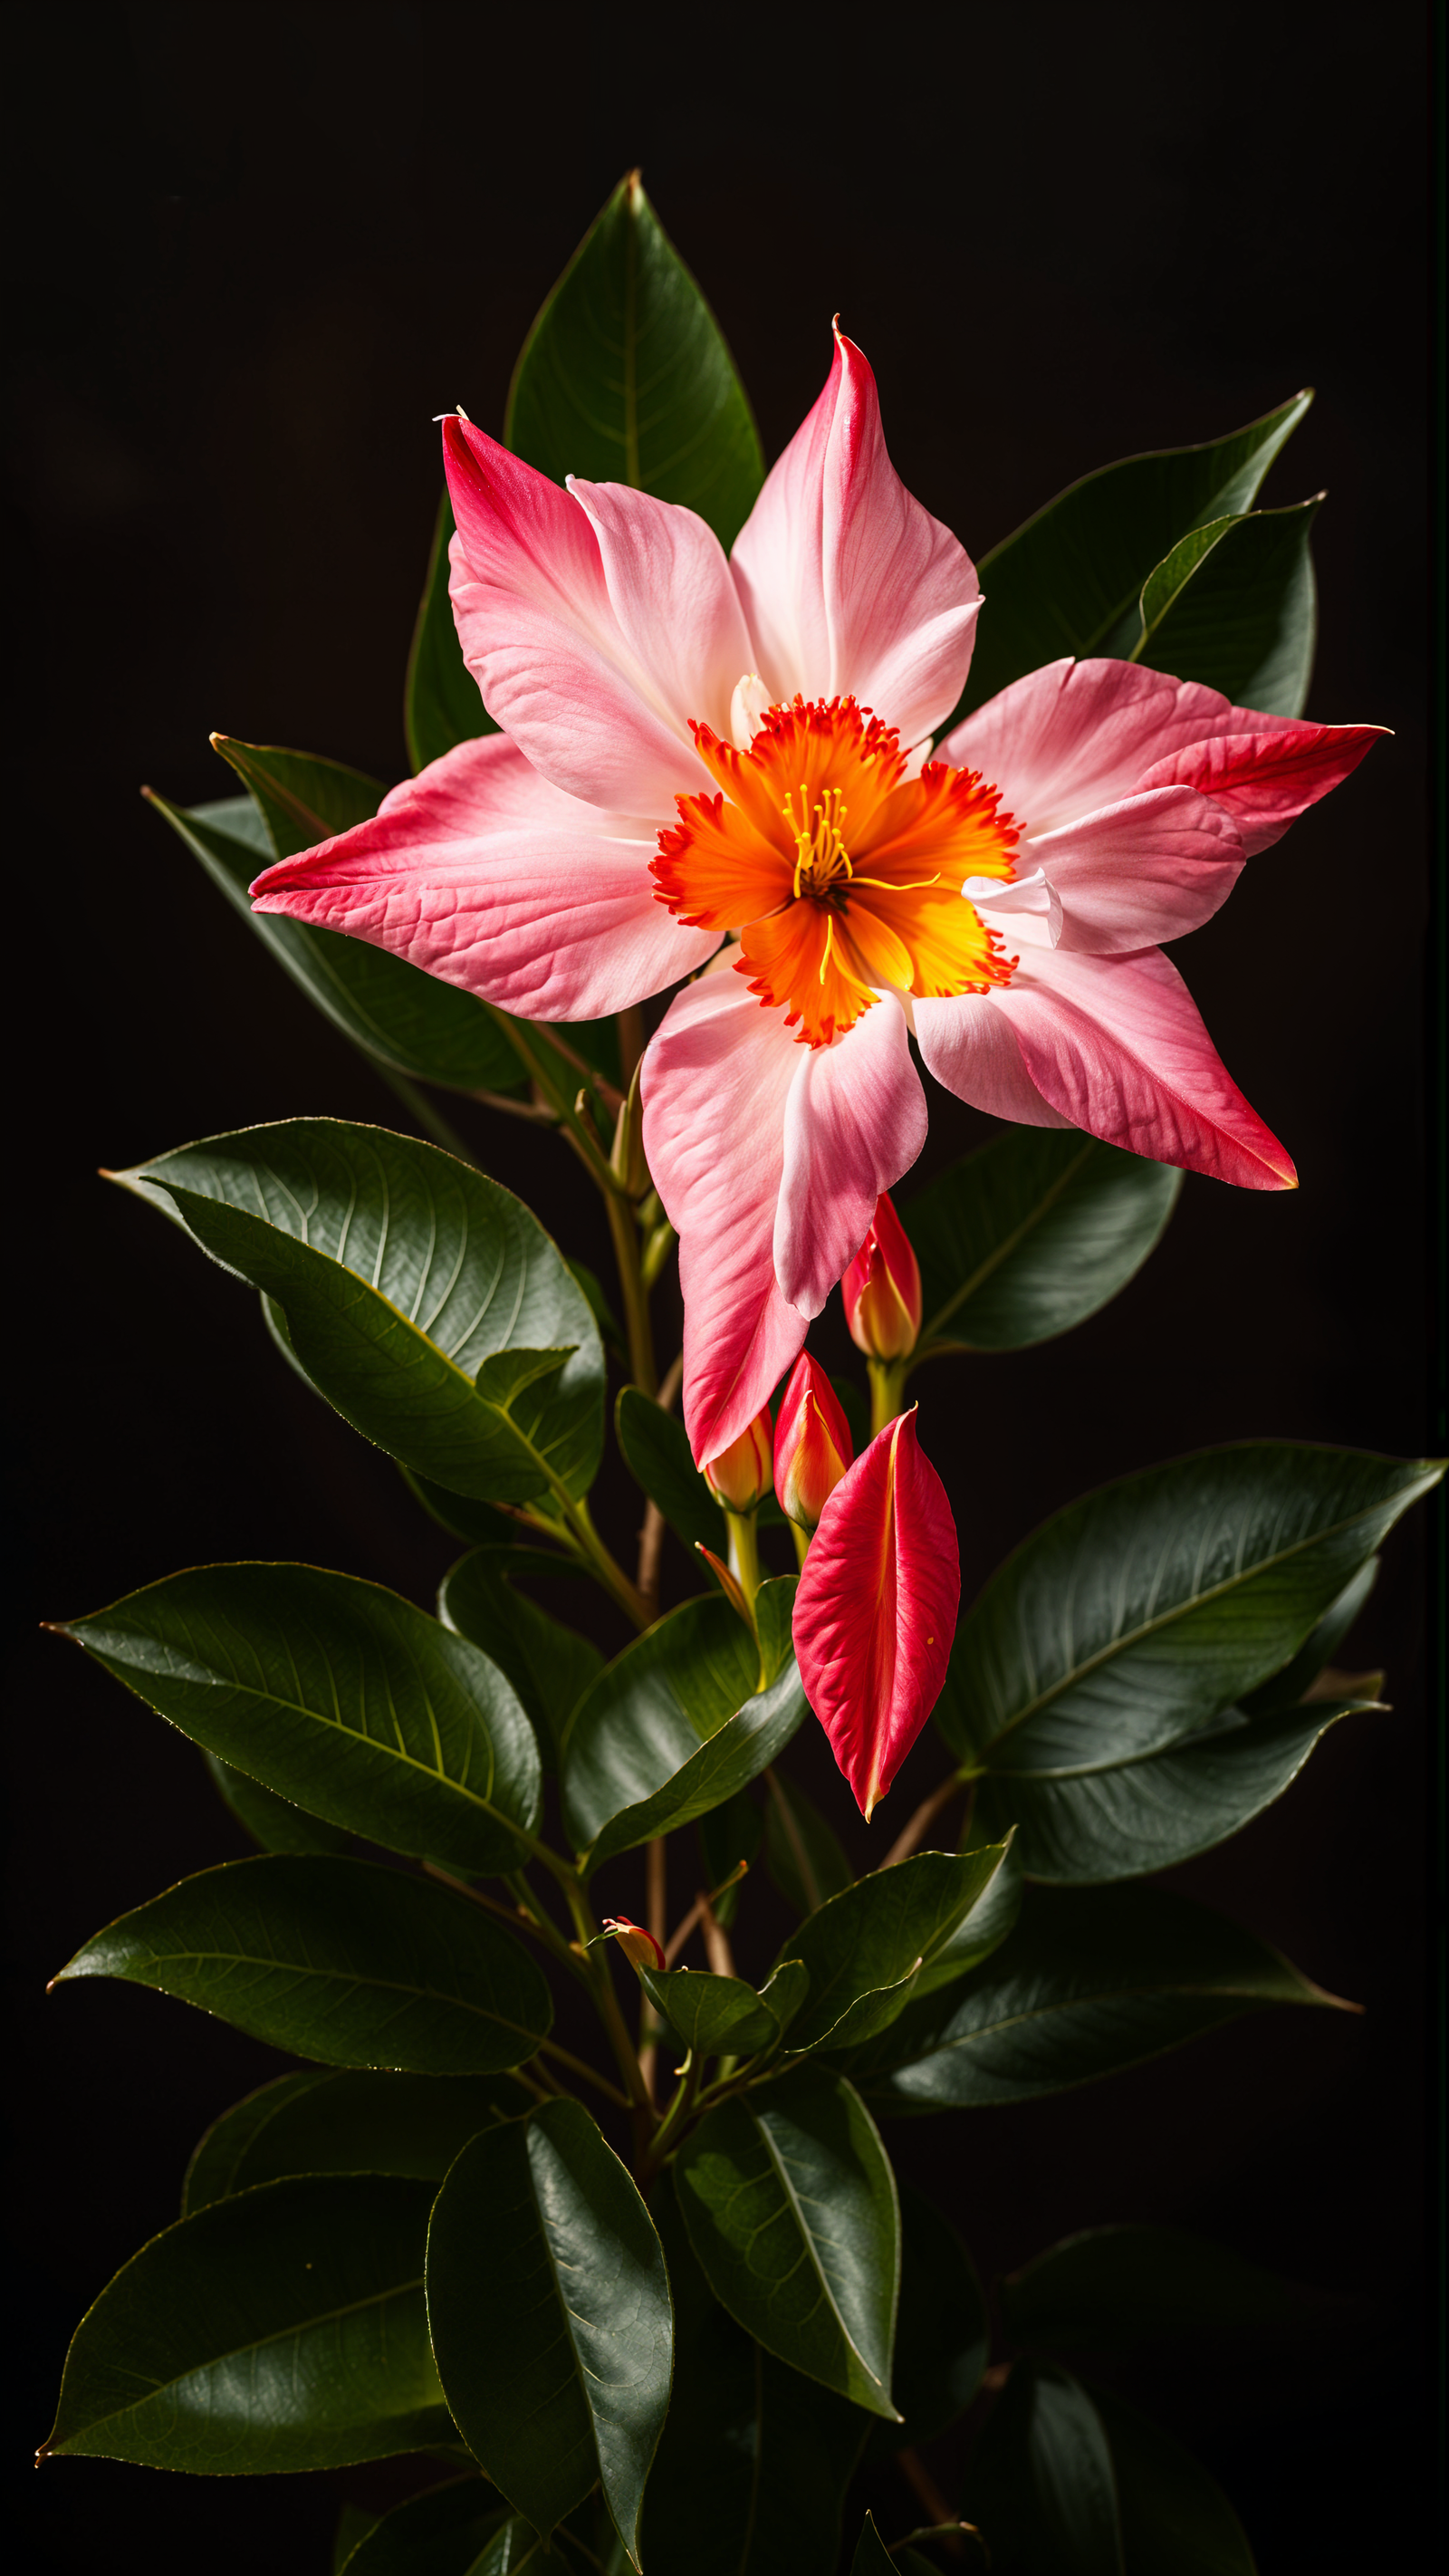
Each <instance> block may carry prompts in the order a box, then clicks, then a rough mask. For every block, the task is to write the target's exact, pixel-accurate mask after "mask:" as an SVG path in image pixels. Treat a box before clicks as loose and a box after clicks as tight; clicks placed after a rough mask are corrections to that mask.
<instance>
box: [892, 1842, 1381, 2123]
mask: <svg viewBox="0 0 1449 2576" xmlns="http://www.w3.org/2000/svg"><path fill="white" fill-rule="evenodd" d="M1268 2004H1316V2005H1329V2006H1335V2005H1336V2004H1337V1999H1336V1998H1335V1997H1334V1996H1332V1995H1326V1994H1324V1992H1323V1991H1322V1989H1321V1988H1320V1987H1318V1986H1315V1985H1313V1984H1312V1983H1310V1981H1309V1979H1308V1978H1307V1977H1304V1976H1302V1975H1301V1974H1300V1973H1299V1971H1298V1969H1296V1968H1295V1967H1293V1966H1291V1965H1290V1963H1289V1962H1288V1960H1286V1959H1285V1958H1283V1957H1282V1956H1281V1955H1280V1953H1279V1952H1278V1951H1276V1950H1273V1949H1270V1948H1269V1946H1268V1944H1267V1942H1266V1941H1260V1940H1259V1939H1258V1938H1257V1936H1256V1935H1255V1934H1254V1933H1251V1932H1244V1931H1242V1930H1241V1929H1240V1928H1239V1926H1238V1925H1237V1924H1236V1923H1229V1922H1227V1921H1225V1920H1224V1918H1223V1917H1222V1916H1221V1915H1218V1914H1212V1913H1210V1912H1209V1911H1208V1909H1207V1908H1206V1906H1201V1905H1194V1904H1192V1903H1190V1902H1189V1900H1188V1899H1187V1898H1186V1897H1182V1896H1169V1895H1168V1894H1167V1893H1166V1892H1165V1891H1164V1890H1163V1889H1161V1888H1156V1887H1112V1888H1090V1889H1088V1888H1073V1889H1067V1888H1047V1887H1042V1888H1033V1889H1032V1890H1031V1891H1030V1892H1029V1894H1028V1896H1027V1900H1026V1903H1025V1904H1024V1906H1023V1908H1022V1913H1021V1919H1020V1921H1019V1923H1018V1924H1017V1927H1016V1930H1015V1931H1014V1932H1013V1933H1012V1934H1011V1936H1010V1938H1009V1939H1008V1940H1006V1941H1004V1942H1003V1943H1002V1945H1001V1948H1000V1949H999V1950H995V1951H993V1952H992V1954H991V1957H990V1958H989V1959H987V1960H986V1962H985V1963H984V1965H983V1966H981V1967H980V1968H976V1969H973V1970H972V1971H971V1973H970V1974H969V1975H968V1976H965V1977H963V1978H961V1979H959V1980H958V1981H957V1982H956V1983H955V1984H953V1985H951V1986H948V1987H945V1988H943V1989H942V1991H941V1992H940V1993H939V1994H937V1995H931V1996H928V1997H927V1998H926V2000H925V2001H924V2002H920V2003H911V2004H909V2005H908V2006H907V2007H906V2010H905V2012H904V2013H903V2014H902V2015H901V2017H900V2019H899V2020H898V2021H897V2022H895V2023H894V2024H893V2026H892V2027H891V2028H890V2029H889V2030H888V2031H887V2032H886V2033H885V2035H884V2037H883V2038H881V2039H878V2040H876V2041H875V2042H874V2043H872V2045H871V2046H870V2047H867V2048H864V2049H862V2050H861V2051H860V2052H859V2054H858V2055H857V2056H856V2058H855V2059H854V2060H853V2061H852V2072H853V2074H854V2076H855V2080H856V2081H857V2083H859V2084H860V2085H861V2086H862V2087H863V2088H864V2089H865V2090H866V2092H867V2093H868V2095H869V2097H870V2099H871V2101H872V2102H873V2103H875V2104H876V2105H877V2106H878V2107H879V2108H880V2109H882V2110H897V2111H933V2110H946V2109H950V2108H953V2107H954V2108H969V2109H977V2108H984V2107H987V2106H989V2105H992V2104H995V2103H998V2102H1026V2101H1030V2100H1032V2099H1033V2098H1034V2097H1035V2096H1036V2095H1037V2094H1041V2093H1060V2092H1065V2091H1066V2090H1068V2089H1069V2088H1070V2087H1072V2086H1074V2085H1077V2084H1090V2083H1092V2082H1093V2081H1095V2079H1096V2078H1097V2077H1098V2076H1102V2075H1111V2074H1115V2073H1116V2072H1117V2070H1118V2069H1119V2068H1120V2067H1123V2066H1135V2065H1137V2064H1138V2063H1139V2062H1140V2061H1141V2060H1142V2059H1143V2058H1147V2057H1156V2056H1158V2055H1160V2054H1161V2052H1162V2051H1163V2050H1164V2049H1168V2048H1176V2047H1179V2046H1180V2045H1181V2044H1182V2042H1183V2041H1184V2040H1188V2039H1195V2038H1197V2037H1198V2036H1199V2034H1200V2033H1202V2032H1204V2031H1208V2030H1213V2029H1216V2027H1217V2026H1218V2024H1219V2023H1221V2022H1225V2021H1233V2020H1236V2019H1237V2017H1238V2016H1239V2015H1240V2014H1242V2013H1246V2012H1255V2011H1257V2010H1259V2009H1261V2008H1262V2007H1263V2006H1265V2005H1268ZM1338 2008H1339V2009H1342V2007H1341V2006H1339V2007H1338Z"/></svg>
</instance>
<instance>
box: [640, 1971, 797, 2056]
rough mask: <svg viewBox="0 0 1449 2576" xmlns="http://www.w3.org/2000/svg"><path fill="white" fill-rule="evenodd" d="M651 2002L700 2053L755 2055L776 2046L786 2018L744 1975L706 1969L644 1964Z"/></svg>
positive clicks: (643, 1977) (642, 1977) (643, 1975)
mask: <svg viewBox="0 0 1449 2576" xmlns="http://www.w3.org/2000/svg"><path fill="white" fill-rule="evenodd" d="M639 1982H640V1984H641V1985H642V1986H643V1988H644V1991H645V1993H646V1994H647V1996H648V1997H649V2000H650V2002H651V2003H652V2004H653V2005H654V2006H655V2009H656V2010H657V2011H658V2012H661V2013H662V2014H663V2016H664V2018H665V2020H666V2021H667V2022H668V2023H669V2024H670V2025H671V2027H672V2028H673V2029H674V2030H676V2031H677V2032H678V2033H679V2036H680V2038H681V2039H682V2040H683V2042H684V2044H685V2047H686V2048H692V2049H693V2050H694V2051H695V2054H696V2055H697V2056H699V2057H724V2056H730V2057H753V2056H754V2055H756V2053H757V2052H758V2051H759V2050H760V2049H762V2048H772V2047H773V2046H774V2044H775V2042H776V2041H777V2040H778V2039H779V2037H780V2024H779V2022H778V2021H777V2020H776V2018H775V2015H774V2014H773V2013H772V2012H771V2010H770V2007H769V2005H768V2004H766V2003H762V2002H761V2000H760V1997H759V1996H758V1994H757V1993H756V1991H755V1989H754V1987H753V1986H751V1985H747V1984H746V1982H745V1980H744V1978H743V1977H718V1976H710V1975H707V1974H701V1973H700V1971H699V1970H698V1969H695V1968H663V1969H659V1968H641V1969H640V1971H639Z"/></svg>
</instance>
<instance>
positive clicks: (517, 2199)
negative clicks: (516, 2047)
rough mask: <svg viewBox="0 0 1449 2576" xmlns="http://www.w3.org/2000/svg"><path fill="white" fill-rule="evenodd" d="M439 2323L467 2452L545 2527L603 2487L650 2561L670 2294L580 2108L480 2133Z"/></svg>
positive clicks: (467, 2159) (452, 2213)
mask: <svg viewBox="0 0 1449 2576" xmlns="http://www.w3.org/2000/svg"><path fill="white" fill-rule="evenodd" d="M428 2316H429V2322H430V2324H431V2328H432V2335H433V2347H434V2350H435V2351H436V2353H437V2356H438V2367H439V2370H440V2371H441V2373H442V2377H443V2383H444V2386H445V2387H446V2389H447V2391H448V2402H449V2404H450V2405H451V2407H452V2409H453V2412H454V2415H455V2416H456V2418H457V2420H458V2423H459V2426H460V2427H461V2430H462V2432H463V2434H464V2437H465V2439H466V2440H467V2441H468V2443H469V2444H470V2446H471V2448H472V2449H473V2451H474V2452H475V2453H476V2454H477V2457H478V2458H479V2460H480V2461H481V2462H482V2464H483V2466H484V2468H485V2469H486V2470H487V2472H488V2475H489V2476H490V2477H491V2478H492V2479H493V2481H494V2483H495V2485H497V2486H499V2487H501V2489H502V2491H503V2493H504V2494H505V2495H506V2496H507V2498H508V2500H509V2502H510V2504H512V2505H514V2506H515V2507H516V2508H517V2510H518V2511H519V2512H520V2513H523V2514H526V2515H527V2517H528V2520H529V2521H530V2522H531V2523H533V2524H534V2525H535V2526H536V2527H537V2528H538V2530H540V2531H542V2532H550V2531H552V2530H553V2528H554V2526H555V2524H556V2523H558V2522H559V2521H560V2520H561V2519H562V2517H563V2516H564V2515H565V2514H566V2513H568V2512H569V2511H570V2509H571V2508H572V2507H573V2506H574V2505H576V2504H578V2503H580V2502H581V2501H582V2499H583V2498H584V2497H585V2496H586V2495H587V2494H588V2492H589V2489H590V2488H591V2487H592V2485H593V2483H594V2480H595V2479H596V2478H598V2479H601V2480H602V2483H603V2489H604V2494H605V2497H606V2499H607V2501H608V2506H609V2510H610V2512H611V2514H612V2515H613V2518H614V2522H615V2525H616V2527H617V2529H618V2533H619V2537H620V2539H621V2540H622V2541H623V2543H624V2546H625V2548H626V2550H627V2551H628V2553H629V2555H630V2557H631V2558H632V2559H633V2560H634V2561H635V2564H636V2565H637V2563H638V2529H639V2514H640V2508H641V2506H642V2504H643V2500H644V2481H645V2479H646V2478H647V2477H648V2475H649V2465H650V2462H651V2460H652V2459H653V2456H654V2452H655V2448H656V2446H657V2444H658V2441H659V2436H660V2433H661V2431H662V2429H663V2425H664V2418H665V2414H666V2412H667V2411H668V2406H669V2377H670V2354H671V2331H670V2305H669V2281H668V2275H667V2273H666V2271H665V2266H664V2255H663V2252H662V2250H661V2247H660V2244H659V2239H658V2237H657V2236H656V2235H655V2233H654V2229H653V2227H652V2225H651V2224H650V2219H649V2213H648V2211H647V2210H646V2208H645V2206H644V2203H643V2201H642V2200H641V2199H640V2197H639V2194H638V2192H637V2191H636V2189H635V2187H634V2185H633V2183H632V2182H631V2181H630V2179H629V2176H628V2174H627V2173H626V2172H625V2170H624V2167H623V2166H622V2165H621V2164H620V2162H619V2160H618V2157H617V2156H616V2155H615V2154H614V2153H613V2151H612V2149H610V2148H609V2147H607V2146H606V2145H605V2144H604V2141H603V2139H602V2138H601V2137H600V2135H599V2132H598V2130H597V2129H596V2128H595V2126H594V2123H593V2121H592V2120H591V2119H590V2118H589V2115H588V2113H587V2112H586V2111H585V2110H584V2109H583V2108H582V2106H581V2105H580V2104H579V2103H577V2102H548V2103H545V2104H544V2106H543V2107H542V2109H541V2110H538V2111H536V2112H534V2113H533V2115H532V2116H531V2118H530V2119H529V2120H528V2121H527V2122H516V2123H509V2124H507V2125H505V2126H503V2127H500V2128H496V2129H488V2130H484V2131H483V2132H482V2134H481V2135H480V2136H479V2137H476V2138H475V2139H474V2140H473V2142H472V2144H471V2146H468V2147H465V2148H464V2150H463V2153H462V2154H461V2155H460V2157H459V2158H458V2161H457V2163H456V2164H455V2165H454V2167H453V2169H452V2171H451V2173H450V2174H449V2176H448V2179H447V2181H446V2182H445V2183H444V2185H443V2188H442V2190H441V2192H440V2193H439V2195H438V2199H437V2204H436V2207H435V2209H434V2211H433V2220H432V2225H431V2227H430V2229H429V2231H428Z"/></svg>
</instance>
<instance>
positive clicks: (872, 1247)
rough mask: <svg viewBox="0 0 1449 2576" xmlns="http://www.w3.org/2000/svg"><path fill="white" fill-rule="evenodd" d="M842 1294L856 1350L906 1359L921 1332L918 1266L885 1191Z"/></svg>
mask: <svg viewBox="0 0 1449 2576" xmlns="http://www.w3.org/2000/svg"><path fill="white" fill-rule="evenodd" d="M841 1293H842V1295H843V1296H844V1299H845V1320H846V1322H847V1324H848V1325H849V1327H850V1338H851V1340H852V1341H853V1342H854V1344H855V1347H856V1349H857V1350H858V1351H864V1352H865V1354H866V1357H867V1358H868V1359H872V1360H904V1359H909V1357H910V1355H911V1353H912V1351H913V1350H914V1349H915V1347H916V1342H917V1339H918V1337H919V1334H920V1330H921V1267H920V1263H919V1262H918V1261H917V1259H916V1256H915V1254H914V1252H913V1251H912V1250H911V1246H910V1239H909V1237H908V1236H907V1233H906V1230H905V1227H904V1226H903V1225H902V1223H901V1221H900V1218H899V1217H898V1216H897V1214H896V1212H895V1209H894V1208H893V1207H892V1205H891V1203H890V1199H889V1196H888V1195H887V1193H886V1192H885V1191H884V1190H882V1192H881V1195H880V1197H879V1198H878V1199H877V1200H876V1203H875V1216H874V1218H873V1220H872V1223H871V1229H870V1232H869V1234H868V1235H867V1236H866V1238H865V1241H864V1243H863V1244H862V1245H861V1247H860V1250H859V1252H858V1253H857V1254H856V1256H855V1259H854V1260H853V1261H852V1263H851V1265H850V1268H849V1269H848V1270H847V1272H846V1274H845V1277H844V1279H843V1281H842V1282H841Z"/></svg>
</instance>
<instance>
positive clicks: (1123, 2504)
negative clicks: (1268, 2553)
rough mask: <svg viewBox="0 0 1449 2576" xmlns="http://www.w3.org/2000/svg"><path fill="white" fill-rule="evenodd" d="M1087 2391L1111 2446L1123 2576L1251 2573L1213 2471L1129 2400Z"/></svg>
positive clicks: (1239, 2530) (1239, 2529)
mask: <svg viewBox="0 0 1449 2576" xmlns="http://www.w3.org/2000/svg"><path fill="white" fill-rule="evenodd" d="M1091 2394H1092V2403H1093V2405H1094V2406H1095V2408H1096V2411H1097V2415H1098V2418H1099V2420H1100V2422H1101V2423H1102V2424H1103V2425H1104V2426H1105V2427H1106V2432H1107V2439H1108V2441H1109V2442H1110V2444H1111V2448H1112V2465H1113V2469H1114V2471H1115V2473H1116V2480H1117V2504H1118V2511H1119V2513H1120V2515H1121V2522H1122V2545H1123V2554H1124V2557H1125V2560H1126V2565H1127V2569H1128V2576H1257V2571H1256V2565H1255V2561H1254V2558H1253V2553H1252V2550H1251V2549H1250V2548H1249V2546H1248V2536H1247V2533H1246V2532H1245V2531H1244V2529H1243V2526H1242V2524H1241V2523H1240V2522H1239V2520H1238V2517H1237V2515H1236V2514H1235V2513H1234V2511H1233V2508H1232V2506H1231V2505H1230V2504H1229V2502H1228V2499H1227V2497H1226V2496H1225V2495H1224V2493H1223V2491H1222V2488H1221V2487H1220V2486H1219V2485H1218V2483H1217V2480H1216V2478H1212V2477H1209V2475H1208V2472H1207V2470H1206V2469H1205V2468H1204V2467H1203V2466H1202V2464H1201V2462H1200V2461H1198V2460H1195V2459H1194V2458H1193V2457H1192V2454H1191V2452H1190V2451H1185V2450H1184V2449H1183V2447H1182V2444H1181V2443H1180V2442H1176V2441H1174V2440H1173V2438H1172V2435H1171V2434H1170V2433H1164V2432H1163V2430H1162V2428H1161V2426H1160V2425H1158V2424H1150V2423H1149V2422H1148V2421H1147V2418H1146V2417H1145V2416H1143V2415H1139V2414H1138V2412H1137V2409H1136V2407H1135V2406H1128V2405H1127V2404H1126V2403H1125V2401H1124V2400H1123V2399H1122V2398H1120V2397H1117V2396H1114V2395H1112V2394H1111V2393H1110V2392H1109V2391H1108V2390H1106V2389H1104V2388H1094V2389H1093V2390H1092V2392H1091Z"/></svg>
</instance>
